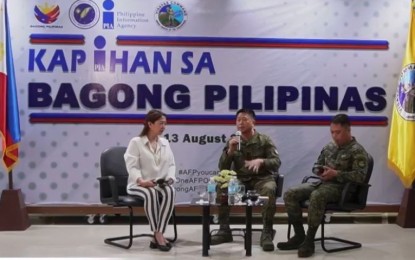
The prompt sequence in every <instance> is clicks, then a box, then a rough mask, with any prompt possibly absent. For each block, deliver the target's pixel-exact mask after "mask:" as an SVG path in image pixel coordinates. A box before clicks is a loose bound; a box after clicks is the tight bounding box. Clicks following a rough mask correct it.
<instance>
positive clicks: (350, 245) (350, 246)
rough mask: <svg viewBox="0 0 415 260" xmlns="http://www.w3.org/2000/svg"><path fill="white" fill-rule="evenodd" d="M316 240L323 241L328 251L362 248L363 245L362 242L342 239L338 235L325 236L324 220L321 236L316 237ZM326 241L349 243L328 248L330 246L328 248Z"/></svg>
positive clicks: (322, 243) (323, 246)
mask: <svg viewBox="0 0 415 260" xmlns="http://www.w3.org/2000/svg"><path fill="white" fill-rule="evenodd" d="M314 241H321V247H322V248H323V250H324V251H326V252H327V253H333V252H339V251H344V250H349V249H356V248H361V247H362V244H361V243H358V242H354V241H350V240H346V239H341V238H337V237H325V236H324V220H323V221H322V223H321V237H320V238H316V239H314ZM326 241H336V242H340V243H343V244H347V246H343V247H337V248H333V249H328V248H326V245H325V242H326Z"/></svg>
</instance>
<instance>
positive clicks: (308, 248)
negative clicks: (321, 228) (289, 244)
mask: <svg viewBox="0 0 415 260" xmlns="http://www.w3.org/2000/svg"><path fill="white" fill-rule="evenodd" d="M317 229H318V227H311V226H309V227H308V230H307V236H306V237H305V239H304V243H303V244H302V245H301V246H300V248H299V249H298V257H310V256H312V255H313V254H314V238H315V236H316V232H317Z"/></svg>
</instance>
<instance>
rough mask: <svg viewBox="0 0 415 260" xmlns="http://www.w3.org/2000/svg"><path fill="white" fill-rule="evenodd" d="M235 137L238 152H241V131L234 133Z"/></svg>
mask: <svg viewBox="0 0 415 260" xmlns="http://www.w3.org/2000/svg"><path fill="white" fill-rule="evenodd" d="M235 136H236V138H237V139H238V151H240V150H241V131H236V132H235Z"/></svg>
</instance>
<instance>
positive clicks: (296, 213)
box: [277, 137, 368, 250]
mask: <svg viewBox="0 0 415 260" xmlns="http://www.w3.org/2000/svg"><path fill="white" fill-rule="evenodd" d="M321 166H328V167H330V168H333V169H335V170H337V174H338V175H337V176H336V177H335V178H334V179H332V180H330V181H318V182H314V183H303V184H300V185H299V186H296V187H292V188H290V189H288V190H287V191H286V192H285V193H284V202H285V208H286V210H287V213H288V218H289V221H290V223H292V224H293V226H294V231H295V233H296V235H298V236H297V238H299V237H300V238H301V239H303V240H304V236H305V234H304V228H303V227H302V210H301V207H300V202H301V201H304V200H307V199H308V200H309V201H310V204H309V206H308V231H307V237H312V238H314V237H315V232H316V231H317V229H318V227H319V225H320V222H321V220H322V218H323V215H324V210H325V205H326V204H327V203H328V202H336V201H338V200H339V199H340V197H341V193H342V190H343V187H344V184H345V182H348V181H354V182H363V181H364V179H365V176H366V173H367V167H368V155H367V152H366V151H365V149H364V148H363V147H362V146H361V145H360V144H359V143H358V142H357V141H356V139H355V138H354V137H353V138H352V141H351V142H350V143H349V144H347V145H345V146H343V147H338V146H337V145H336V144H334V143H329V144H328V145H326V146H325V147H324V148H323V150H322V151H321V154H320V155H319V157H318V159H317V161H316V162H315V164H314V166H313V172H314V173H316V174H317V173H318V167H321ZM298 243H299V241H295V239H294V240H292V241H291V243H290V241H289V242H287V243H279V244H278V245H277V246H278V248H280V249H281V250H290V249H295V247H297V248H298ZM294 245H295V246H294ZM313 245H314V244H313ZM313 250H314V249H313Z"/></svg>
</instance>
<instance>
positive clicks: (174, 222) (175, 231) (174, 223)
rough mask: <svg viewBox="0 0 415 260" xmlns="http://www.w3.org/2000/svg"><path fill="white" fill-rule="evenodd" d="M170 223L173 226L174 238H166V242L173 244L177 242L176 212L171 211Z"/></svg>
mask: <svg viewBox="0 0 415 260" xmlns="http://www.w3.org/2000/svg"><path fill="white" fill-rule="evenodd" d="M171 222H172V224H173V230H174V237H173V238H167V241H169V242H171V243H174V242H175V241H176V240H177V225H176V224H177V223H176V210H175V209H173V214H172V215H171Z"/></svg>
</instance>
